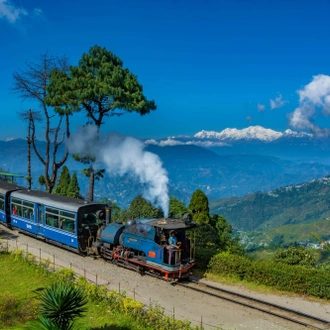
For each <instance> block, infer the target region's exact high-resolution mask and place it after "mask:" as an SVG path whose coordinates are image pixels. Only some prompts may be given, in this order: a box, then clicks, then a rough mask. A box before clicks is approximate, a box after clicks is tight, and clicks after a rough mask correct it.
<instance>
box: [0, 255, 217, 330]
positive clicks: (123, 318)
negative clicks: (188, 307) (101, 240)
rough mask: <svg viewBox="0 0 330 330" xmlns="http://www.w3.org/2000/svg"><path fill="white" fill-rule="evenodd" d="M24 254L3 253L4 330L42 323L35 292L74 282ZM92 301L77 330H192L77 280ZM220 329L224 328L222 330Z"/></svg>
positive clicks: (66, 272) (0, 315) (0, 298)
mask: <svg viewBox="0 0 330 330" xmlns="http://www.w3.org/2000/svg"><path fill="white" fill-rule="evenodd" d="M34 262H35V260H34V259H33V258H32V257H31V256H29V257H28V259H26V258H25V257H23V256H22V253H21V252H20V251H17V252H15V253H13V254H8V253H0V329H10V330H23V329H24V330H26V329H31V327H32V326H33V325H36V324H38V323H36V322H38V321H37V318H38V305H39V302H40V301H39V298H38V294H37V292H36V291H35V290H37V289H39V288H45V287H49V286H50V285H51V284H52V283H53V282H55V281H57V282H58V281H59V279H60V280H64V279H67V280H71V277H72V271H71V270H70V269H62V270H61V271H57V272H56V273H51V272H49V271H47V270H46V269H45V267H40V266H37V265H36V264H34ZM75 285H77V286H79V287H81V288H82V289H83V290H84V292H85V294H86V297H88V304H87V311H86V313H85V314H84V315H83V317H81V318H79V319H77V320H76V321H75V326H74V330H154V329H164V330H165V329H166V330H177V329H182V330H192V329H196V330H197V329H199V327H192V326H190V322H188V321H179V320H174V319H173V318H172V317H171V316H166V315H165V314H164V310H163V309H162V308H160V307H158V306H152V307H151V306H150V307H149V308H145V307H144V306H143V304H141V303H140V302H137V301H135V300H133V299H132V298H129V297H125V296H124V295H118V294H117V293H116V292H114V291H111V292H108V291H107V290H106V288H105V287H99V286H96V285H94V284H91V283H89V282H87V281H86V280H85V279H84V278H83V277H79V278H78V279H77V280H75ZM219 329H220V328H219Z"/></svg>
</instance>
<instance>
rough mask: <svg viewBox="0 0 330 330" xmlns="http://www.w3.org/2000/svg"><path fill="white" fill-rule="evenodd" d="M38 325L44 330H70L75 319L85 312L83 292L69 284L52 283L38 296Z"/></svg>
mask: <svg viewBox="0 0 330 330" xmlns="http://www.w3.org/2000/svg"><path fill="white" fill-rule="evenodd" d="M40 300H41V303H40V306H39V310H40V314H41V317H40V318H39V321H40V325H41V327H42V328H44V329H51V330H53V329H54V330H55V329H56V330H71V329H73V321H74V319H75V318H77V317H80V316H82V314H83V313H84V312H85V311H86V308H85V305H86V303H87V300H86V298H85V295H84V293H83V291H82V290H81V289H80V288H77V287H75V286H74V285H73V284H72V283H70V282H57V283H53V284H52V285H51V286H50V287H49V288H47V289H45V290H44V291H43V292H42V294H41V295H40Z"/></svg>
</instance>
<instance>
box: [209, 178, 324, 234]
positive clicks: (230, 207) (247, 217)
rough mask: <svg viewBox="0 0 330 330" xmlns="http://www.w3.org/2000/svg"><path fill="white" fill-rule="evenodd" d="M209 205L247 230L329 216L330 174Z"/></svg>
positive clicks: (305, 221)
mask: <svg viewBox="0 0 330 330" xmlns="http://www.w3.org/2000/svg"><path fill="white" fill-rule="evenodd" d="M210 208H211V213H216V214H221V215H223V216H224V217H225V218H226V219H227V220H228V221H229V222H230V223H231V224H232V225H233V227H234V228H235V229H237V230H244V231H252V230H262V229H266V228H271V227H278V226H282V225H287V224H298V223H308V222H311V221H313V220H318V219H325V218H328V217H330V176H327V177H324V178H322V179H318V180H313V181H311V182H307V183H303V184H299V185H291V186H286V187H281V188H278V189H275V190H272V191H269V192H268V193H261V192H257V193H254V194H250V195H247V196H244V197H240V198H239V197H232V198H225V199H219V200H213V201H211V202H210Z"/></svg>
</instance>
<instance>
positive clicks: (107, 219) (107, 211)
mask: <svg viewBox="0 0 330 330" xmlns="http://www.w3.org/2000/svg"><path fill="white" fill-rule="evenodd" d="M110 218H111V207H106V208H105V225H106V226H107V225H108V224H109V223H110Z"/></svg>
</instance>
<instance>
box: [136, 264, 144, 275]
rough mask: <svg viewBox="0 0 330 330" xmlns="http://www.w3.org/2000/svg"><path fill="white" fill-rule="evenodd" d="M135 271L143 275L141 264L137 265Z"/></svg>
mask: <svg viewBox="0 0 330 330" xmlns="http://www.w3.org/2000/svg"><path fill="white" fill-rule="evenodd" d="M136 271H137V272H138V273H139V274H140V275H144V267H142V266H138V267H137V269H136Z"/></svg>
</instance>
